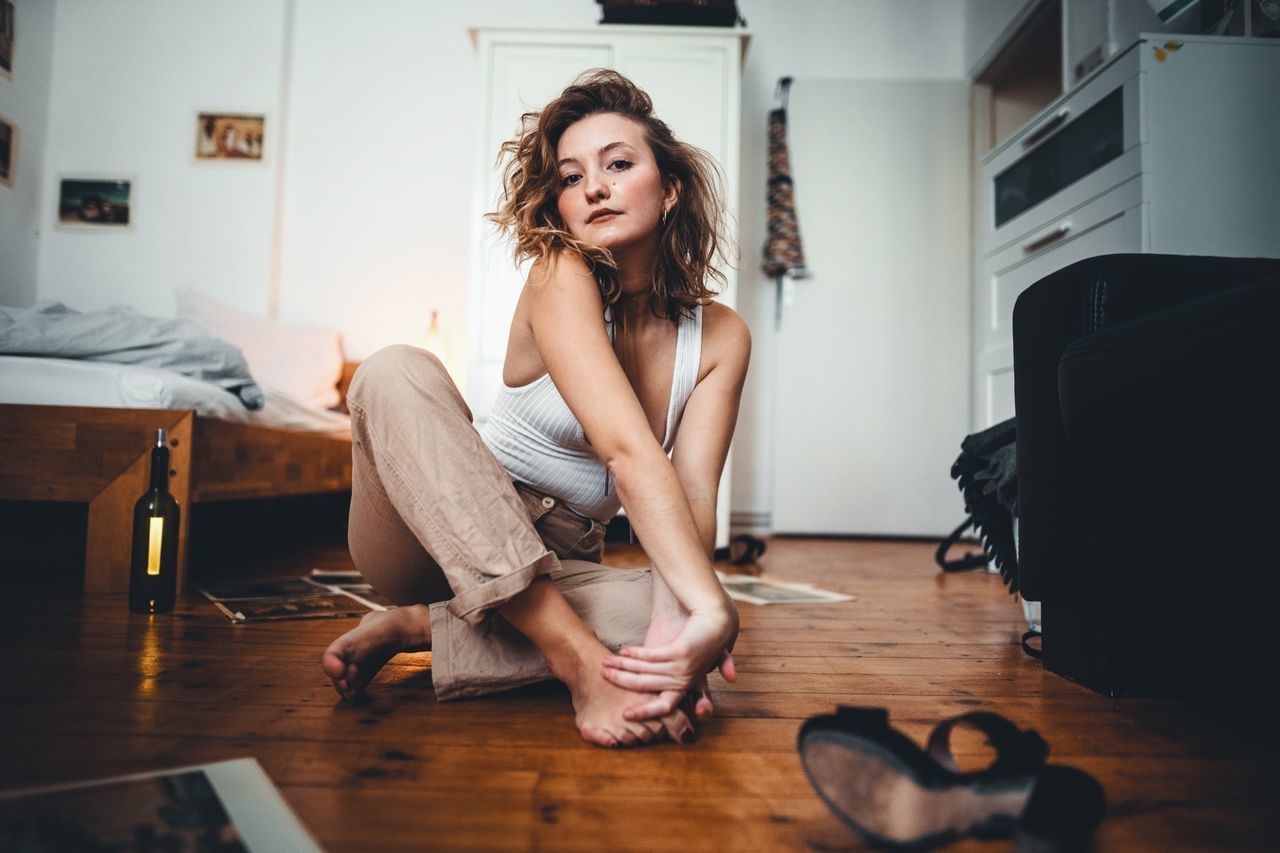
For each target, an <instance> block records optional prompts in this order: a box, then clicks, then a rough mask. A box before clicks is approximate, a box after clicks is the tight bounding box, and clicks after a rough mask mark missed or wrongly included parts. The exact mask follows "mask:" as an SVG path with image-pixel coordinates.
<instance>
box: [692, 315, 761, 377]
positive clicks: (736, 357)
mask: <svg viewBox="0 0 1280 853" xmlns="http://www.w3.org/2000/svg"><path fill="white" fill-rule="evenodd" d="M702 352H703V360H702V361H703V368H704V370H706V371H707V372H710V371H711V369H712V368H714V367H716V366H717V365H720V364H724V365H726V366H728V365H733V366H734V367H735V368H737V369H741V370H745V369H746V366H747V362H748V361H749V360H750V358H751V330H750V329H748V328H747V323H746V321H745V320H743V319H742V316H741V315H740V314H738V312H737V311H734V310H733V309H732V308H730V307H729V306H728V305H725V304H723V303H720V302H711V303H708V304H707V305H704V306H703V308H702Z"/></svg>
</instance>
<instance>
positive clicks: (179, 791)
mask: <svg viewBox="0 0 1280 853" xmlns="http://www.w3.org/2000/svg"><path fill="white" fill-rule="evenodd" d="M69 849H76V850H218V851H224V853H232V851H242V850H243V851H276V850H282V851H284V850H287V851H297V853H303V851H307V853H310V851H319V850H320V849H321V848H320V845H319V844H318V843H316V840H315V839H314V838H313V837H312V836H311V834H310V833H309V832H308V831H307V829H306V827H305V826H303V825H302V822H301V821H299V820H298V816H297V815H296V814H294V812H293V809H291V808H290V807H289V804H288V803H287V802H285V800H284V797H283V796H281V794H280V790H279V789H278V788H277V787H276V786H275V784H273V783H272V781H271V778H270V777H269V776H267V774H266V772H265V771H264V770H263V769H262V765H260V764H259V763H258V762H257V761H256V760H255V759H252V758H238V759H234V760H232V761H219V762H216V763H212V764H202V765H197V766H193V767H181V768H177V769H175V770H165V771H161V772H158V773H139V774H136V775H132V776H117V777H112V778H108V779H96V780H93V781H89V782H81V783H76V784H72V785H56V786H51V787H47V788H33V789H27V790H18V791H5V792H0V850H69Z"/></svg>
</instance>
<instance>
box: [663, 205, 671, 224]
mask: <svg viewBox="0 0 1280 853" xmlns="http://www.w3.org/2000/svg"><path fill="white" fill-rule="evenodd" d="M668 213H670V211H669V210H667V209H666V208H665V207H664V208H663V209H662V224H663V225H666V224H667V214H668Z"/></svg>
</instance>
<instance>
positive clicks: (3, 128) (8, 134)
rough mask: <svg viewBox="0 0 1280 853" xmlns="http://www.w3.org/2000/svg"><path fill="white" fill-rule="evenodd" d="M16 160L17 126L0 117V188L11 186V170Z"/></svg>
mask: <svg viewBox="0 0 1280 853" xmlns="http://www.w3.org/2000/svg"><path fill="white" fill-rule="evenodd" d="M17 160H18V126H17V125H15V124H14V123H13V122H11V121H9V120H8V119H7V118H5V117H4V116H0V186H6V187H11V186H13V170H14V167H15V165H16V164H17Z"/></svg>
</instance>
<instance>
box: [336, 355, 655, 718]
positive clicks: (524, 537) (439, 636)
mask: <svg viewBox="0 0 1280 853" xmlns="http://www.w3.org/2000/svg"><path fill="white" fill-rule="evenodd" d="M347 407H348V409H350V411H351V433H352V454H353V468H352V483H351V519H350V527H349V531H348V543H349V545H350V548H351V556H352V559H353V560H354V561H355V564H356V566H357V567H358V568H359V569H360V572H361V574H363V575H364V577H365V579H366V580H367V581H368V582H369V583H370V584H372V585H373V587H374V589H376V590H378V592H379V593H381V594H382V595H384V596H386V597H387V598H389V599H390V600H392V601H393V602H395V603H396V604H400V605H408V604H430V605H431V607H430V612H431V652H432V654H431V659H432V662H431V669H432V676H431V677H432V683H433V684H434V687H435V693H436V698H437V699H440V700H442V701H444V700H449V699H460V698H464V697H470V696H480V695H483V694H486V693H493V692H497V691H500V690H509V689H512V688H515V687H520V686H523V685H526V684H532V683H535V682H538V681H546V680H548V679H550V678H552V675H551V670H550V667H549V666H548V665H547V662H546V659H545V658H543V656H542V653H541V652H539V651H538V649H537V647H535V646H534V645H533V644H532V643H530V642H529V641H528V640H527V639H525V638H524V636H523V635H522V634H520V633H519V632H518V631H516V630H515V629H514V628H512V627H511V626H510V625H509V624H508V623H507V622H506V621H505V620H503V619H502V618H501V617H500V616H499V615H497V614H493V613H491V611H492V610H493V609H494V608H496V607H500V606H501V605H502V604H504V603H505V602H507V601H508V600H510V599H511V598H513V597H515V596H516V595H519V594H520V593H521V592H522V591H523V590H524V589H526V588H527V587H528V586H529V584H531V583H532V582H533V581H534V579H535V578H537V577H540V576H543V575H546V576H548V577H549V578H550V579H551V581H552V582H554V583H555V585H556V586H557V587H558V588H559V589H560V591H561V592H562V593H563V594H564V597H565V599H566V600H567V601H568V602H569V605H570V607H572V608H573V610H574V611H575V612H576V613H577V614H578V615H579V616H580V617H581V618H582V620H583V621H584V622H585V623H586V624H587V626H588V627H590V628H591V629H592V630H593V631H595V633H596V636H598V637H599V638H600V641H601V642H602V643H603V644H604V645H605V646H607V647H608V648H610V649H611V650H615V651H616V650H617V649H618V648H619V647H621V646H623V645H638V644H639V643H641V642H642V641H643V639H644V634H645V630H646V629H647V627H648V622H649V612H650V607H651V603H652V597H653V582H652V577H651V576H650V572H649V570H648V569H612V568H608V567H605V566H601V565H600V564H599V560H600V557H601V555H602V553H603V551H604V527H603V525H601V524H600V522H598V521H594V520H592V519H589V518H586V517H584V516H581V515H578V514H577V513H575V512H574V511H572V510H571V509H569V508H568V507H566V506H564V505H563V504H562V503H561V502H560V501H559V500H557V499H556V498H554V497H552V496H550V495H546V494H544V493H542V492H539V491H537V490H536V489H534V488H533V487H531V486H529V485H527V484H524V483H516V482H513V481H512V480H511V478H510V477H509V476H508V475H507V473H506V471H505V470H503V468H502V465H501V464H500V463H499V462H498V460H497V459H496V458H495V457H494V455H493V453H492V452H491V451H490V450H489V448H488V447H486V446H485V444H484V442H483V441H482V440H481V439H480V435H479V433H478V432H476V429H475V427H474V426H473V424H472V421H471V411H470V409H468V408H467V405H466V403H465V402H464V401H463V399H462V395H461V394H460V393H458V389H457V387H456V386H455V385H454V384H453V381H452V380H451V379H450V378H449V374H448V373H447V372H446V371H445V369H444V366H443V365H442V364H441V363H440V361H439V360H438V359H437V358H436V357H435V356H433V355H432V354H430V353H428V352H427V351H425V350H420V349H416V348H414V347H409V346H393V347H388V348H386V349H383V350H380V351H378V352H377V353H374V355H372V356H371V357H370V358H368V359H367V360H366V361H365V362H364V363H363V364H362V365H361V366H360V368H359V370H357V371H356V375H355V378H354V379H353V380H352V383H351V388H350V391H349V392H348V395H347Z"/></svg>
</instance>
